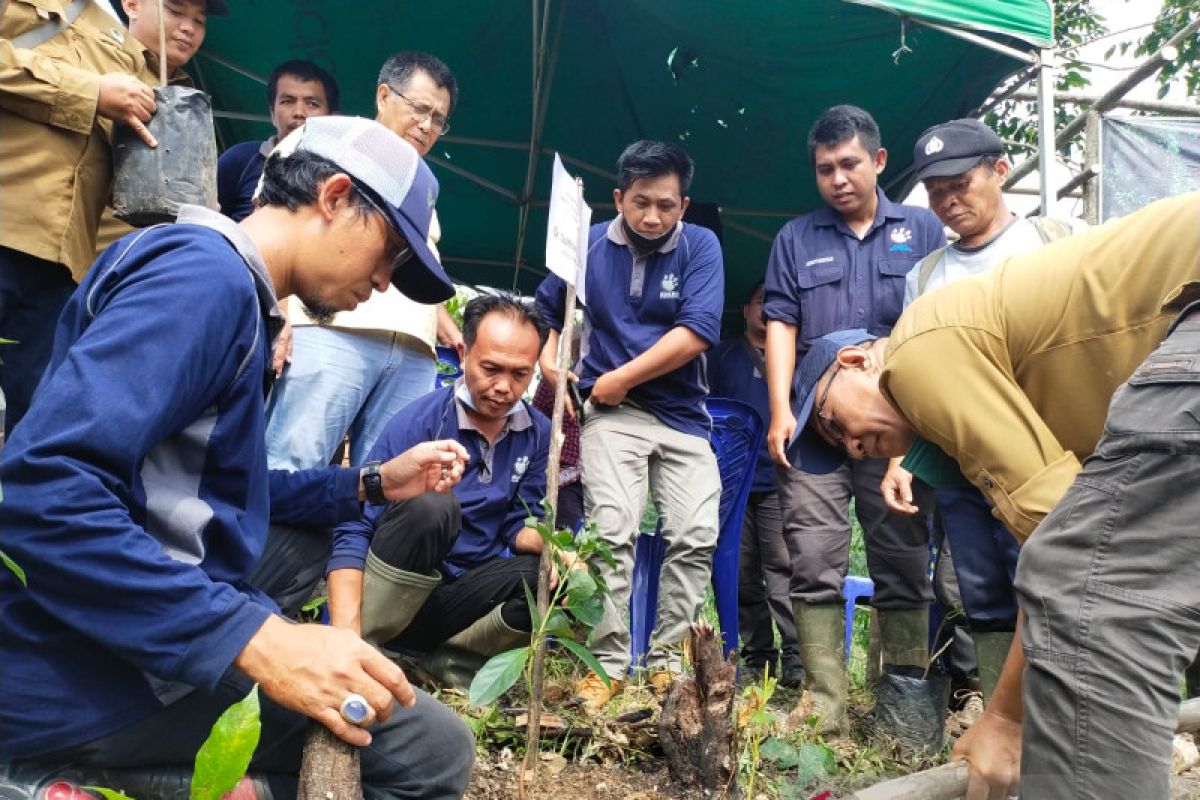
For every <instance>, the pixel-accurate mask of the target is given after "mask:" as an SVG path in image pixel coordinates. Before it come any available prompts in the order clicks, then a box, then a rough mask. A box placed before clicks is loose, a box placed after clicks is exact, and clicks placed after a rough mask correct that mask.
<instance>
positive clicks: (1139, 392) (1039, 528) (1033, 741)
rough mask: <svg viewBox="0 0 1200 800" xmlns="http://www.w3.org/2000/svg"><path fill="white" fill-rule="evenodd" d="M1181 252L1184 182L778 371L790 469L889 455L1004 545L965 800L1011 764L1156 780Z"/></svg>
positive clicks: (1154, 792) (1196, 353)
mask: <svg viewBox="0 0 1200 800" xmlns="http://www.w3.org/2000/svg"><path fill="white" fill-rule="evenodd" d="M1197 253H1200V193H1191V194H1187V195H1182V196H1180V197H1176V198H1171V199H1168V200H1162V201H1159V202H1157V203H1154V204H1152V205H1150V206H1147V207H1146V208H1144V209H1142V210H1141V211H1138V212H1137V213H1135V214H1131V215H1130V216H1128V217H1125V218H1123V219H1120V220H1115V221H1113V222H1110V223H1108V224H1106V225H1103V226H1101V227H1098V228H1093V229H1091V230H1088V231H1084V232H1081V233H1077V234H1075V235H1074V236H1071V237H1068V238H1065V239H1060V240H1059V241H1056V242H1052V243H1050V244H1048V245H1046V246H1045V247H1043V248H1041V249H1039V250H1035V251H1033V252H1030V253H1026V254H1022V255H1017V256H1014V257H1012V258H1009V259H1008V260H1007V261H1005V262H1003V263H1002V264H1000V265H999V266H997V267H995V268H994V269H993V270H991V271H989V272H987V273H984V274H981V275H976V276H972V277H967V278H964V279H962V280H960V281H957V282H955V283H954V284H952V285H949V286H946V287H943V288H940V289H938V290H936V291H934V292H931V293H930V294H928V295H925V296H922V297H920V298H918V299H917V300H916V301H915V302H914V303H913V304H912V305H911V306H910V307H909V308H908V309H907V310H906V311H905V312H904V315H903V316H902V317H901V318H900V320H899V321H898V322H897V323H896V327H895V330H894V331H893V333H892V335H891V337H890V338H889V339H873V340H872V338H871V334H869V333H868V332H866V331H861V330H860V331H842V332H837V333H835V334H830V335H829V336H826V337H824V338H823V339H821V340H818V342H816V343H814V346H813V347H812V349H811V350H809V353H808V355H807V356H806V357H805V359H804V361H803V362H802V363H801V364H800V367H799V369H798V370H797V380H796V395H795V396H796V400H795V407H794V411H793V413H794V414H795V416H796V418H797V419H799V420H801V421H802V422H803V427H802V428H801V431H800V433H799V434H798V435H797V436H796V438H795V441H794V442H793V443H792V445H791V447H790V448H789V451H788V455H789V457H790V458H791V460H792V461H793V463H795V464H796V466H797V467H798V468H800V469H803V470H806V471H813V472H827V471H828V470H830V469H833V468H835V467H836V466H838V465H841V464H842V463H843V462H844V461H845V458H846V455H847V454H849V456H850V457H851V458H852V459H854V460H855V461H856V463H857V462H861V461H862V460H865V459H871V458H886V457H890V456H897V455H900V454H903V453H905V452H908V459H907V463H911V464H912V465H913V472H914V473H915V474H917V475H918V476H922V477H926V478H927V479H928V480H929V481H930V482H931V483H933V484H935V485H938V484H940V483H941V482H942V476H944V475H953V476H957V475H958V474H960V473H961V475H963V476H965V477H966V478H967V479H968V480H969V481H970V482H971V483H972V484H973V485H974V486H975V487H976V488H977V489H979V491H980V492H982V493H983V495H984V496H985V497H986V498H987V501H988V503H989V504H990V505H991V506H992V508H993V509H994V513H995V515H996V517H997V518H998V519H999V520H1000V521H1001V522H1002V523H1004V525H1005V527H1006V528H1008V530H1009V531H1011V532H1012V533H1013V534H1014V535H1015V536H1016V537H1017V538H1018V539H1019V540H1021V541H1023V542H1024V544H1023V546H1022V550H1021V557H1020V561H1019V563H1018V567H1017V578H1016V584H1015V586H1016V591H1017V601H1018V605H1019V608H1020V614H1021V617H1022V618H1023V619H1022V621H1020V622H1019V623H1018V626H1017V633H1016V636H1015V640H1014V642H1013V645H1012V648H1011V649H1010V651H1009V653H1008V658H1007V661H1006V663H1005V665H1004V669H1003V671H1002V673H1001V675H1000V679H999V682H998V684H997V685H996V688H995V693H994V695H993V697H992V699H991V702H990V703H989V704H988V706H987V708H986V710H985V712H984V714H983V716H982V717H981V718H980V719H979V721H978V722H976V723H975V725H974V726H972V728H971V729H970V730H969V731H968V732H967V734H966V735H965V736H963V737H962V738H961V739H959V741H958V744H957V746H956V748H955V753H956V755H957V756H959V757H962V758H965V759H966V760H967V761H968V762H969V763H970V766H971V774H972V778H971V786H970V788H969V790H968V792H967V795H966V796H967V797H968V798H971V799H972V800H975V798H1001V797H1005V796H1009V795H1011V794H1013V791H1012V790H1013V789H1014V788H1015V786H1016V783H1017V780H1018V777H1019V781H1020V791H1021V794H1022V796H1026V797H1036V798H1039V800H1040V799H1041V798H1050V800H1057V798H1063V800H1066V798H1110V797H1138V798H1150V799H1152V800H1165V799H1166V797H1167V796H1168V783H1169V777H1170V772H1169V765H1170V760H1171V758H1170V753H1171V737H1172V733H1173V729H1174V727H1175V720H1176V715H1177V713H1178V710H1179V700H1180V696H1179V686H1180V681H1181V679H1182V677H1183V673H1184V668H1185V667H1186V666H1187V665H1188V663H1189V662H1190V661H1191V659H1192V657H1193V656H1194V655H1195V653H1196V650H1197V647H1198V646H1200V601H1198V599H1197V596H1198V595H1197V590H1196V564H1197V563H1200V535H1198V533H1197V531H1198V530H1200V529H1198V528H1197V525H1196V520H1197V518H1198V517H1200V503H1198V502H1197V498H1198V497H1200V494H1198V493H1197V492H1196V491H1195V484H1196V475H1197V472H1198V471H1200V394H1198V393H1197V387H1200V305H1198V303H1200V265H1198V263H1197V256H1196V254H1197ZM1172 320H1175V321H1174V322H1173V323H1172ZM1164 336H1165V339H1164ZM1160 342H1161V344H1160ZM1156 348H1157V349H1156ZM918 436H920V437H923V439H922V440H917V438H916V437H918ZM939 448H940V449H939ZM947 456H949V458H947ZM1026 540H1027V541H1026ZM1018 770H1019V775H1018Z"/></svg>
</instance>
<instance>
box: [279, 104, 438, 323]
mask: <svg viewBox="0 0 1200 800" xmlns="http://www.w3.org/2000/svg"><path fill="white" fill-rule="evenodd" d="M297 150H304V151H307V152H309V153H313V154H314V155H318V156H321V157H322V158H326V159H328V160H330V161H332V162H333V163H334V164H336V165H337V166H338V167H339V168H340V169H343V170H345V172H346V174H347V175H349V176H350V177H351V178H352V179H353V180H354V182H355V185H356V186H358V188H360V189H362V190H364V193H365V194H367V195H368V196H369V197H370V199H371V200H372V201H373V202H374V203H376V204H377V205H378V206H379V208H380V210H381V211H383V212H384V216H385V217H386V219H387V221H388V224H390V225H391V226H392V227H393V228H394V229H395V230H396V232H397V233H399V234H400V235H401V236H403V237H404V240H405V241H406V242H408V246H409V248H410V249H411V250H412V254H413V258H412V259H410V260H408V261H406V262H404V263H403V264H401V265H400V266H398V267H397V268H396V270H395V271H394V272H393V273H392V284H393V285H394V286H395V287H396V288H397V289H399V290H400V291H401V292H403V293H404V294H406V295H408V296H409V297H411V298H412V299H413V300H416V301H417V302H419V303H440V302H442V301H443V300H449V299H450V298H451V297H453V296H454V284H453V283H451V281H450V278H449V277H448V276H447V275H446V272H445V271H444V270H443V269H442V264H441V262H440V261H439V260H438V257H437V255H436V254H435V253H434V251H433V249H432V248H431V247H430V246H429V242H428V240H429V226H430V224H431V222H432V219H433V207H434V205H435V204H436V203H437V196H438V182H437V178H435V177H433V173H432V172H430V171H429V167H428V166H427V165H426V164H425V161H424V160H423V159H422V158H421V155H420V154H419V153H418V152H417V151H416V149H415V148H414V147H413V146H412V145H411V144H409V143H408V142H406V141H404V139H402V138H400V137H399V136H397V135H396V134H395V133H393V132H392V131H391V130H389V129H388V128H386V127H384V126H383V125H380V124H379V123H378V122H375V121H374V120H369V119H363V118H362V117H341V116H328V117H311V118H310V119H308V120H307V121H306V122H305V123H304V125H302V126H301V127H299V128H297V129H296V130H294V131H292V132H291V133H290V134H288V135H287V137H286V138H285V139H284V140H283V141H282V142H280V143H279V146H278V147H277V148H276V149H275V151H274V153H272V155H275V154H279V155H281V156H287V155H289V154H291V153H293V152H295V151H297Z"/></svg>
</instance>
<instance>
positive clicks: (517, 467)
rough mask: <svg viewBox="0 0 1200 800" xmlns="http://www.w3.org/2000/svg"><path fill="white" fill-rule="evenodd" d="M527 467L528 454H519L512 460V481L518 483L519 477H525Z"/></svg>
mask: <svg viewBox="0 0 1200 800" xmlns="http://www.w3.org/2000/svg"><path fill="white" fill-rule="evenodd" d="M527 469H529V456H521V457H520V458H518V459H517V460H516V461H514V462H513V474H512V482H513V483H519V482H520V480H521V478H523V477H525V470H527Z"/></svg>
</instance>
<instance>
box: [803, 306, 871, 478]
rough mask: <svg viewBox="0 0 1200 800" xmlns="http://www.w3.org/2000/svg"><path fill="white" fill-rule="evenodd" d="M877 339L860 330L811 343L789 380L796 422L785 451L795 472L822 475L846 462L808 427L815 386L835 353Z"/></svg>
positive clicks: (815, 340)
mask: <svg viewBox="0 0 1200 800" xmlns="http://www.w3.org/2000/svg"><path fill="white" fill-rule="evenodd" d="M877 338H879V337H877V336H872V335H871V334H870V333H867V332H866V331H865V330H863V329H861V328H852V329H850V330H843V331H834V332H833V333H827V334H825V335H824V336H821V337H820V338H817V339H814V340H813V342H812V344H811V345H810V346H809V348H808V352H807V353H805V354H804V358H803V359H802V360H801V361H800V365H799V366H798V367H797V368H796V374H795V377H794V378H793V379H792V415H793V416H795V418H796V430H795V432H794V433H793V434H792V441H791V442H789V443H788V450H787V456H788V461H790V462H791V463H792V466H793V467H795V468H796V469H799V470H803V471H804V472H811V473H813V474H816V475H824V474H826V473H829V472H833V471H834V470H835V469H837V468H838V467H840V466H841V465H842V464H844V463H845V462H846V451H844V450H843V449H842V448H840V447H834V446H833V445H831V444H829V443H828V442H826V441H825V440H824V439H822V438H821V434H819V433H817V432H816V430H814V429H813V427H812V426H811V425H810V424H809V417H811V416H812V410H813V405H815V404H816V400H817V396H816V395H817V384H818V383H819V382H820V380H821V376H822V375H824V374H825V370H827V369H829V365H830V364H832V363H833V362H834V360H835V359H836V358H837V354H838V351H839V350H841V349H842V348H843V347H852V346H854V345H857V344H862V343H864V342H870V341H873V340H875V339H877Z"/></svg>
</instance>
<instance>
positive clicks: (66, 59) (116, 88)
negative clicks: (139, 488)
mask: <svg viewBox="0 0 1200 800" xmlns="http://www.w3.org/2000/svg"><path fill="white" fill-rule="evenodd" d="M98 3H99V0H75V2H70V3H68V2H62V1H61V0H13V2H12V3H10V4H9V6H8V9H7V11H6V12H5V13H4V16H3V18H2V19H0V151H3V153H4V157H3V158H2V159H0V338H4V339H11V340H14V341H15V344H10V345H5V346H4V349H3V354H2V355H0V359H2V360H3V364H0V389H2V390H3V392H4V395H5V397H6V398H7V401H8V412H7V419H6V420H5V428H6V432H7V431H8V430H11V429H12V427H13V426H14V425H15V424H16V423H17V421H18V420H20V418H21V417H22V416H23V415H24V413H25V410H26V409H27V408H28V406H29V399H30V397H31V396H32V395H33V390H34V388H35V387H36V386H37V382H38V380H39V379H40V377H41V373H42V371H43V369H44V368H45V366H46V363H47V361H48V360H49V357H50V344H51V338H52V336H53V333H54V325H55V323H56V322H57V321H58V315H59V312H60V311H61V310H62V307H63V305H64V304H65V303H66V301H67V298H68V297H69V296H70V294H71V292H72V291H74V289H75V285H76V282H77V281H79V280H81V279H82V278H83V275H84V274H85V273H86V272H87V270H88V267H90V266H91V265H92V262H93V261H94V260H95V257H96V231H97V228H98V226H99V224H100V217H101V213H102V212H103V210H104V206H105V203H106V202H107V201H108V198H109V195H110V194H111V192H112V156H111V152H110V141H111V133H112V123H113V121H114V120H116V121H120V122H123V123H125V124H127V125H130V126H131V127H132V128H133V129H134V130H135V131H137V132H138V133H139V134H140V135H141V136H142V137H143V138H144V139H146V141H147V143H148V144H151V145H153V144H154V141H153V137H151V136H150V134H149V132H148V131H147V130H146V128H145V125H144V123H145V122H146V121H147V120H149V119H150V116H151V114H153V113H154V95H153V93H152V90H151V89H150V86H149V85H148V84H154V83H157V82H158V79H157V73H158V58H157V56H156V55H155V53H154V52H153V50H151V49H150V45H148V44H146V42H149V41H157V36H158V33H157V30H158V16H157V6H156V4H155V3H145V2H142V1H141V0H125V11H126V13H127V14H128V15H129V18H130V28H129V29H128V30H126V29H125V28H124V27H123V26H122V25H121V24H120V22H119V21H118V20H117V19H116V18H114V17H113V15H112V14H110V13H108V12H107V11H105V10H104V9H103V8H102V7H101V6H100V5H99V4H98ZM165 6H166V14H165V16H164V19H165V21H166V24H167V27H168V29H169V30H171V32H172V36H170V37H169V43H168V64H169V65H170V66H171V67H172V69H173V70H176V72H175V73H174V74H175V76H176V77H179V78H181V79H182V78H185V77H186V76H183V75H182V73H181V72H178V71H177V70H178V69H179V67H181V66H182V64H183V63H184V62H186V61H187V59H188V58H190V57H191V55H192V54H193V53H194V52H195V51H196V50H197V49H199V47H200V43H201V42H202V41H203V39H204V20H205V17H206V14H207V13H212V14H227V13H228V11H229V9H228V6H227V5H226V4H225V2H224V0H208V2H202V1H201V0H167V2H166V3H165ZM151 32H152V34H153V35H151ZM139 34H140V35H139ZM154 49H157V48H156V47H155V48H154ZM189 50H190V52H189Z"/></svg>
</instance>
